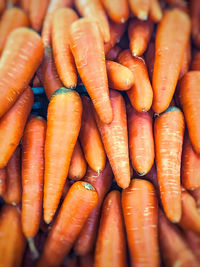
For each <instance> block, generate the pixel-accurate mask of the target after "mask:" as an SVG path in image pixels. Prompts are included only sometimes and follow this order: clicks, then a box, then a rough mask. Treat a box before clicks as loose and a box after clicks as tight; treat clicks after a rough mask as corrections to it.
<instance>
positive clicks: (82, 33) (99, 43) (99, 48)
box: [69, 18, 113, 123]
mask: <svg viewBox="0 0 200 267" xmlns="http://www.w3.org/2000/svg"><path fill="white" fill-rule="evenodd" d="M69 38H70V47H71V50H72V54H73V56H74V59H75V63H76V67H77V70H78V72H79V75H80V77H81V80H82V82H83V84H84V85H85V88H86V90H87V92H88V94H89V95H90V97H91V99H92V102H93V104H94V107H95V109H96V111H97V113H98V115H99V117H100V119H101V120H102V121H103V122H104V123H110V122H111V121H112V119H113V112H112V107H111V102H110V99H109V90H108V79H107V73H106V64H105V54H104V47H103V40H102V38H101V34H100V31H99V28H98V25H97V24H96V22H94V21H93V20H91V19H89V18H82V19H79V20H77V21H75V22H74V23H73V24H72V25H71V28H70V35H69ZM94 44H95V46H94Z"/></svg>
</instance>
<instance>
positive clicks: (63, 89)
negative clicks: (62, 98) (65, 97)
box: [51, 87, 75, 98]
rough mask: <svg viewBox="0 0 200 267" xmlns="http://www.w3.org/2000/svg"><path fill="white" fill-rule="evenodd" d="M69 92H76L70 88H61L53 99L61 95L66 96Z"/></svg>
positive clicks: (54, 94)
mask: <svg viewBox="0 0 200 267" xmlns="http://www.w3.org/2000/svg"><path fill="white" fill-rule="evenodd" d="M69 92H75V91H74V90H73V89H68V88H65V87H61V88H59V89H57V90H56V91H55V92H54V93H53V95H52V97H51V98H53V97H54V96H56V95H61V94H65V93H69Z"/></svg>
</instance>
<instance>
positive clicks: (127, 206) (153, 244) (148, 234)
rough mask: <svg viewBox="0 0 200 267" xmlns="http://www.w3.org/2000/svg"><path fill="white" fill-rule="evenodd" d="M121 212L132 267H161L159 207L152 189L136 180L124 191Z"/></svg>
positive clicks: (147, 184)
mask: <svg viewBox="0 0 200 267" xmlns="http://www.w3.org/2000/svg"><path fill="white" fill-rule="evenodd" d="M122 208H123V214H124V220H125V226H126V233H127V239H128V246H129V251H130V256H131V264H132V266H159V260H160V259H159V246H158V223H157V220H158V203H157V198H156V194H155V190H154V187H153V185H152V184H151V183H150V182H148V181H145V180H141V179H133V180H132V181H131V184H130V186H129V187H128V188H126V189H125V190H123V191H122Z"/></svg>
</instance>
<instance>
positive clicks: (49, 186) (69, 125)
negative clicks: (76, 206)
mask: <svg viewBox="0 0 200 267" xmlns="http://www.w3.org/2000/svg"><path fill="white" fill-rule="evenodd" d="M81 113H82V103H81V99H80V97H79V95H78V93H77V92H75V91H73V90H71V89H66V88H64V87H62V88H60V89H58V90H56V91H55V93H54V94H53V96H52V97H51V101H50V103H49V106H48V114H47V133H46V140H45V172H44V203H43V205H44V220H45V222H46V223H50V221H51V220H52V218H53V216H54V214H55V211H56V209H57V206H58V204H59V200H60V197H61V195H62V189H63V186H64V184H65V179H66V177H67V174H68V170H69V165H70V161H71V157H72V153H73V150H74V147H75V144H76V141H77V138H78V134H79V130H80V126H81ZM69 114H70V116H69Z"/></svg>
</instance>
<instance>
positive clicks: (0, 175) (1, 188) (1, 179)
mask: <svg viewBox="0 0 200 267" xmlns="http://www.w3.org/2000/svg"><path fill="white" fill-rule="evenodd" d="M6 179H7V175H6V168H1V169H0V196H3V195H4V193H5V191H6Z"/></svg>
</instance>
